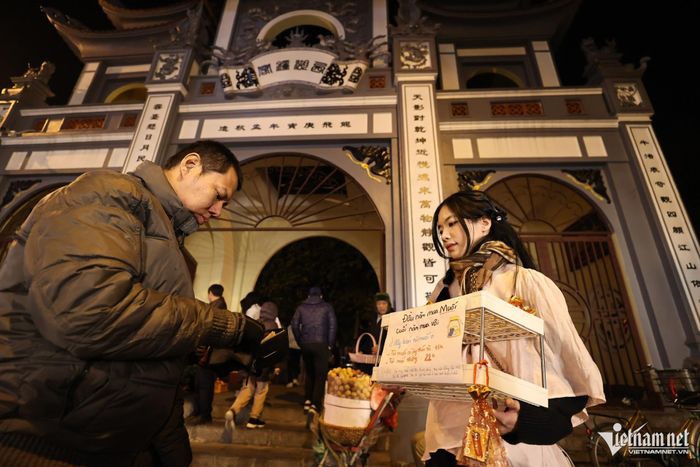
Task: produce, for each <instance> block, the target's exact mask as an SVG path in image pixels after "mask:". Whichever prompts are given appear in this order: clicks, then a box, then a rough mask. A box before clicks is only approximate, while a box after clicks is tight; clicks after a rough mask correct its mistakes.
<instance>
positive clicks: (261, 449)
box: [191, 442, 391, 467]
mask: <svg viewBox="0 0 700 467" xmlns="http://www.w3.org/2000/svg"><path fill="white" fill-rule="evenodd" d="M192 453H193V461H192V464H191V465H192V466H193V467H239V466H240V467H243V466H245V467H249V466H252V467H292V466H295V467H300V466H303V467H306V466H313V465H315V462H314V453H313V451H312V450H311V449H306V448H293V447H275V448H270V447H269V446H251V445H247V444H236V443H234V444H224V443H199V442H192ZM367 465H368V466H370V467H371V466H376V467H389V466H391V459H390V457H389V453H388V452H372V453H371V454H370V456H369V461H368V463H367Z"/></svg>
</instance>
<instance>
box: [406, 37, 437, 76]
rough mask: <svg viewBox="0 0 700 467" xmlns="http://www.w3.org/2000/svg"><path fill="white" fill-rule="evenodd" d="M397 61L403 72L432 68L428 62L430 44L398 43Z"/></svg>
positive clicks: (429, 61)
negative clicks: (399, 61)
mask: <svg viewBox="0 0 700 467" xmlns="http://www.w3.org/2000/svg"><path fill="white" fill-rule="evenodd" d="M399 47H400V48H401V51H400V54H399V59H400V60H401V68H402V69H404V70H425V69H426V68H432V63H431V60H430V43H428V42H415V41H411V42H403V41H402V42H400V45H399Z"/></svg>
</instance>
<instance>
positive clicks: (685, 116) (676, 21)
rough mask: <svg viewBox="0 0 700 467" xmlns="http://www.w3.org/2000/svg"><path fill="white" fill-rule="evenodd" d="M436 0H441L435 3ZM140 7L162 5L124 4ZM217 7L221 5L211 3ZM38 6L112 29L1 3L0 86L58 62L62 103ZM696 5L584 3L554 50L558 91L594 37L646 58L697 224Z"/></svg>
mask: <svg viewBox="0 0 700 467" xmlns="http://www.w3.org/2000/svg"><path fill="white" fill-rule="evenodd" d="M436 1H439V0H436ZM122 3H123V4H126V5H130V6H134V7H140V8H145V7H148V6H151V5H157V4H162V3H164V1H163V0H141V1H138V0H122ZM212 3H213V4H214V6H215V7H218V8H220V6H221V4H223V1H221V0H213V2H212ZM39 5H46V6H53V7H56V8H58V9H59V10H61V11H62V12H64V13H66V14H69V15H70V16H72V17H74V18H77V19H78V20H80V21H81V22H83V23H84V24H85V25H87V26H89V27H90V28H91V29H110V28H111V27H112V26H111V23H110V22H109V21H108V20H107V18H106V17H105V15H104V14H103V13H102V10H101V9H100V7H99V4H98V1H97V0H82V1H76V0H72V1H67V0H43V1H36V0H25V1H11V2H3V5H2V13H1V16H0V57H2V58H1V59H0V87H8V86H11V82H10V80H9V77H10V76H14V75H21V74H22V73H23V72H24V71H25V70H26V67H27V64H28V63H30V64H31V65H32V66H35V67H36V66H39V65H40V64H41V62H42V61H44V60H49V61H52V62H53V63H54V64H56V73H55V74H54V75H53V78H52V79H51V81H50V86H51V89H52V90H53V91H54V92H55V93H56V97H54V98H53V99H51V100H50V103H51V104H65V103H66V102H67V100H68V98H69V97H70V93H71V90H72V87H73V85H74V84H75V82H76V80H77V78H78V75H79V74H80V70H81V67H82V65H81V63H80V62H79V60H78V59H77V58H75V56H74V55H73V54H72V53H71V51H70V50H69V49H68V47H67V46H66V44H65V43H64V42H63V40H62V39H61V38H60V37H59V35H58V34H57V33H56V31H55V29H54V28H53V27H52V26H51V25H50V24H49V22H48V20H47V19H46V17H45V15H44V14H43V13H41V12H40V10H39ZM698 18H700V16H699V15H698V7H697V2H695V1H681V0H666V1H664V2H640V1H634V2H633V1H629V0H623V1H600V0H587V1H583V3H582V6H581V8H580V9H579V12H578V14H577V16H576V17H575V19H574V21H573V23H572V25H571V28H570V30H569V33H568V34H567V35H566V37H565V38H564V40H563V42H562V43H561V44H559V47H558V49H557V50H556V51H555V62H556V64H557V67H558V70H559V74H560V78H561V81H562V85H564V86H576V85H582V84H584V80H583V77H582V74H583V69H584V65H585V60H584V57H583V53H582V52H581V50H580V48H579V47H580V43H581V39H583V38H585V37H593V38H595V39H597V40H598V42H599V44H602V42H603V41H604V40H605V39H611V38H614V39H615V40H616V41H617V46H618V50H619V51H620V52H622V53H623V61H625V62H634V63H637V61H638V60H639V58H641V57H643V56H649V57H651V61H650V62H649V66H648V68H647V71H646V74H645V75H644V84H645V86H646V89H647V92H648V94H649V96H650V97H651V101H652V104H653V105H654V109H655V115H654V117H653V119H652V121H653V125H654V129H655V130H656V134H657V136H658V138H659V141H660V143H661V148H662V150H663V152H664V154H665V156H666V159H667V161H668V164H669V166H670V169H671V172H672V173H673V176H674V178H675V181H676V184H677V186H678V189H679V191H680V193H681V197H682V199H683V201H684V203H685V207H686V209H687V211H688V214H689V216H690V219H691V222H692V223H693V225H694V226H697V224H698V219H700V190H698V189H696V185H698V184H699V183H700V179H699V177H698V171H697V170H696V169H697V168H698V162H697V161H698V157H699V156H700V154H699V151H698V147H697V145H695V144H694V143H692V141H693V140H694V133H695V132H696V131H700V119H699V118H698V113H699V112H700V98H699V91H698V84H697V83H696V82H695V78H696V77H697V71H696V67H697V64H696V63H694V61H695V60H696V59H697V58H696V57H697V55H698V53H697V49H698V45H700V44H699V41H698V39H697V31H696V30H697V28H698V27H699V26H698V24H697V23H698ZM554 45H556V44H554Z"/></svg>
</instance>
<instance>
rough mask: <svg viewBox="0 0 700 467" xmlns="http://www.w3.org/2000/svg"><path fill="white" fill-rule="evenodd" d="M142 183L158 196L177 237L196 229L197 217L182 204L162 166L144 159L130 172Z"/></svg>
mask: <svg viewBox="0 0 700 467" xmlns="http://www.w3.org/2000/svg"><path fill="white" fill-rule="evenodd" d="M132 175H134V176H135V177H137V178H139V179H140V180H141V182H142V183H143V185H144V186H145V187H146V188H147V189H148V190H149V191H150V192H151V193H153V195H154V196H155V197H156V198H158V201H160V203H161V205H163V209H164V210H165V213H166V214H167V215H168V217H169V218H170V220H171V221H172V223H173V227H174V228H175V233H176V234H177V236H178V237H183V236H187V235H190V234H192V233H194V232H196V231H197V227H198V225H197V219H196V218H195V217H194V215H193V214H192V213H191V212H190V211H188V210H187V209H186V208H185V206H183V205H182V202H181V201H180V198H178V197H177V194H176V193H175V190H173V187H172V186H171V185H170V182H168V179H167V178H165V172H163V168H162V167H161V166H159V165H157V164H154V163H153V162H149V161H144V162H142V163H141V164H140V165H139V166H138V167H136V169H135V170H134V171H133V172H132Z"/></svg>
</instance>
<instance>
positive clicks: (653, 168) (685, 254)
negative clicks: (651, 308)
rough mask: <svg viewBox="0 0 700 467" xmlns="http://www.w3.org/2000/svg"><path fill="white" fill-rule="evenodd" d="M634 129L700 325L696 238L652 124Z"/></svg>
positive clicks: (646, 170)
mask: <svg viewBox="0 0 700 467" xmlns="http://www.w3.org/2000/svg"><path fill="white" fill-rule="evenodd" d="M630 132H631V134H632V138H633V141H634V145H635V148H636V152H637V156H638V158H639V160H640V163H641V166H642V168H643V170H644V175H645V178H646V181H647V186H648V187H649V190H650V192H651V194H652V197H653V198H654V205H655V207H656V212H657V215H658V216H660V218H661V223H662V225H663V227H664V230H665V233H666V238H667V240H668V241H669V242H670V245H671V249H672V251H673V254H674V259H675V263H676V265H677V267H678V268H679V270H680V273H681V276H682V279H683V282H684V285H685V289H686V293H687V294H688V296H689V298H690V301H691V302H692V303H693V311H694V313H695V314H694V317H695V324H696V326H698V327H700V270H698V267H700V254H699V253H698V248H697V244H696V239H695V238H694V236H693V235H692V232H691V230H690V227H689V225H690V224H689V223H688V219H687V218H686V216H685V213H684V211H683V210H682V208H681V205H680V202H679V198H678V195H677V193H676V189H675V186H674V185H673V184H672V182H671V178H670V176H669V173H668V168H667V167H666V163H665V161H664V159H663V156H662V155H661V152H660V151H659V148H658V146H657V144H656V140H655V139H654V138H653V137H652V134H651V131H650V130H649V128H648V127H632V128H630Z"/></svg>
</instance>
